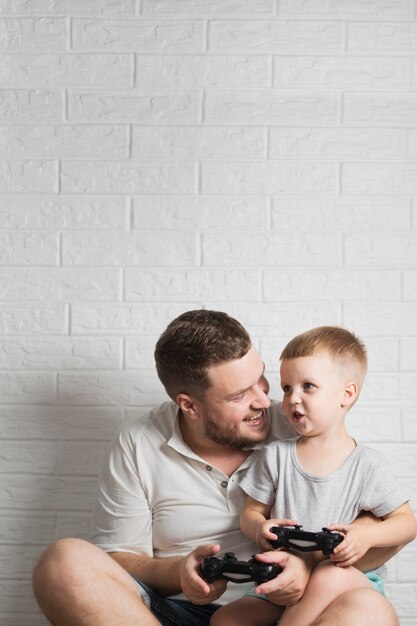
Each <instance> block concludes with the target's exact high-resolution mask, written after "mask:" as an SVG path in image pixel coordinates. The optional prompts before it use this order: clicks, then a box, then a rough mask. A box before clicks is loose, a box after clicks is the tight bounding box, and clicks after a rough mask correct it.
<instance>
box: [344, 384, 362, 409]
mask: <svg viewBox="0 0 417 626" xmlns="http://www.w3.org/2000/svg"><path fill="white" fill-rule="evenodd" d="M358 393H359V387H358V385H357V384H356V383H353V382H350V383H346V385H345V388H344V390H343V398H342V406H352V404H353V403H354V402H355V400H356V398H357V397H358Z"/></svg>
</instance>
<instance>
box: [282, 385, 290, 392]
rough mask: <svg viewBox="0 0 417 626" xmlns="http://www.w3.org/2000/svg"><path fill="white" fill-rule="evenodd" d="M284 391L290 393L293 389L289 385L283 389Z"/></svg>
mask: <svg viewBox="0 0 417 626" xmlns="http://www.w3.org/2000/svg"><path fill="white" fill-rule="evenodd" d="M282 391H283V392H284V393H290V391H291V387H290V386H289V385H284V386H283V387H282Z"/></svg>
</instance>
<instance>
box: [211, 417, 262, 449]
mask: <svg viewBox="0 0 417 626" xmlns="http://www.w3.org/2000/svg"><path fill="white" fill-rule="evenodd" d="M264 415H265V420H266V421H265V424H264V426H263V428H262V431H255V432H256V435H257V436H252V437H251V436H250V435H243V434H242V433H241V432H240V430H239V427H238V426H236V425H234V426H229V425H226V424H222V425H220V424H218V423H217V422H216V421H214V420H213V419H212V418H211V417H210V415H205V417H204V436H205V437H207V439H210V441H214V443H219V444H221V445H223V446H230V447H231V448H239V449H241V448H246V447H250V446H253V445H254V444H255V443H260V442H262V441H264V440H265V439H266V438H267V437H268V435H269V433H270V430H271V425H270V422H269V417H268V414H267V413H264ZM260 433H264V435H263V436H261V437H260V436H259V435H260ZM254 434H255V433H254Z"/></svg>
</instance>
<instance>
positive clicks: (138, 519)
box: [92, 432, 153, 556]
mask: <svg viewBox="0 0 417 626" xmlns="http://www.w3.org/2000/svg"><path fill="white" fill-rule="evenodd" d="M92 541H93V542H94V543H95V544H96V545H97V546H99V547H100V548H102V549H103V550H105V551H106V552H134V553H137V554H146V555H148V556H152V555H153V548H152V512H151V510H150V508H149V504H148V501H147V498H146V494H145V492H144V490H143V487H142V484H141V481H140V476H139V471H138V468H137V463H136V458H135V454H134V445H133V442H132V440H131V438H130V437H129V435H128V434H125V433H123V432H121V433H119V434H118V436H117V437H116V438H115V439H114V441H113V444H112V446H111V449H110V452H109V455H108V457H107V459H106V461H105V463H104V465H103V470H102V473H101V476H100V479H99V484H98V490H97V497H96V501H95V505H94V509H93V535H92Z"/></svg>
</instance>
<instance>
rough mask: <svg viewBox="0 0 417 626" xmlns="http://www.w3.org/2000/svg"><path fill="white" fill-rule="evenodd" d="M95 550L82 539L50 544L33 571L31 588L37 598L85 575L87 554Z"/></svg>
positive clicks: (72, 582)
mask: <svg viewBox="0 0 417 626" xmlns="http://www.w3.org/2000/svg"><path fill="white" fill-rule="evenodd" d="M92 550H97V548H95V546H92V545H91V544H89V543H88V542H86V541H83V540H82V539H60V540H58V541H56V542H55V543H53V544H51V545H50V546H49V547H48V548H47V549H46V550H45V552H44V553H43V554H42V555H41V557H40V558H39V561H38V562H37V564H36V565H35V568H34V570H33V588H34V591H35V594H36V595H37V596H39V595H41V594H42V592H43V591H44V590H45V589H47V590H48V593H53V592H54V590H58V589H59V588H61V589H62V588H63V587H64V586H66V585H71V584H74V582H75V580H74V579H75V578H79V577H81V576H83V575H84V574H85V573H86V568H85V564H86V563H87V562H88V559H87V558H86V557H87V553H90V552H91V551H92Z"/></svg>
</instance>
